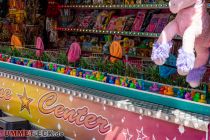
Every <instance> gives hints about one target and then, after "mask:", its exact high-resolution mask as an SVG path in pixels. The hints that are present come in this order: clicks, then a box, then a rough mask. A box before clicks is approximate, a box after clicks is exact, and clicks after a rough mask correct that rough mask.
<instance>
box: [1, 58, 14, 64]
mask: <svg viewBox="0 0 210 140" xmlns="http://www.w3.org/2000/svg"><path fill="white" fill-rule="evenodd" d="M2 60H3V58H2ZM7 62H8V63H12V60H11V58H10V57H9V58H8V59H7Z"/></svg>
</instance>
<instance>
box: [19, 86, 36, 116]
mask: <svg viewBox="0 0 210 140" xmlns="http://www.w3.org/2000/svg"><path fill="white" fill-rule="evenodd" d="M18 97H19V98H20V100H21V109H20V111H23V110H24V109H26V110H27V111H28V113H29V114H30V108H29V104H30V103H31V102H32V101H33V99H31V98H29V97H27V94H26V88H25V87H24V92H23V95H18Z"/></svg>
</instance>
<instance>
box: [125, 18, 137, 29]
mask: <svg viewBox="0 0 210 140" xmlns="http://www.w3.org/2000/svg"><path fill="white" fill-rule="evenodd" d="M134 20H135V16H134V15H129V16H128V17H127V20H126V22H125V27H124V31H131V29H132V26H133V23H134Z"/></svg>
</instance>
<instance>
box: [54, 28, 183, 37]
mask: <svg viewBox="0 0 210 140" xmlns="http://www.w3.org/2000/svg"><path fill="white" fill-rule="evenodd" d="M55 29H56V30H57V31H65V32H79V33H89V34H108V35H123V36H139V37H150V38H157V37H159V36H160V33H148V32H131V31H108V30H95V29H78V28H64V27H56V28H55ZM174 39H181V38H180V37H178V36H176V37H175V38H174Z"/></svg>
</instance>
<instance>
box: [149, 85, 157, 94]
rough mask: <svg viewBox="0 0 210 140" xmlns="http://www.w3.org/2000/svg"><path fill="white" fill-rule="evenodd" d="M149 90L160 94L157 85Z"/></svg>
mask: <svg viewBox="0 0 210 140" xmlns="http://www.w3.org/2000/svg"><path fill="white" fill-rule="evenodd" d="M149 89H150V91H152V92H159V88H158V85H157V83H154V84H153V85H152V86H151V87H150V88H149Z"/></svg>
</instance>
